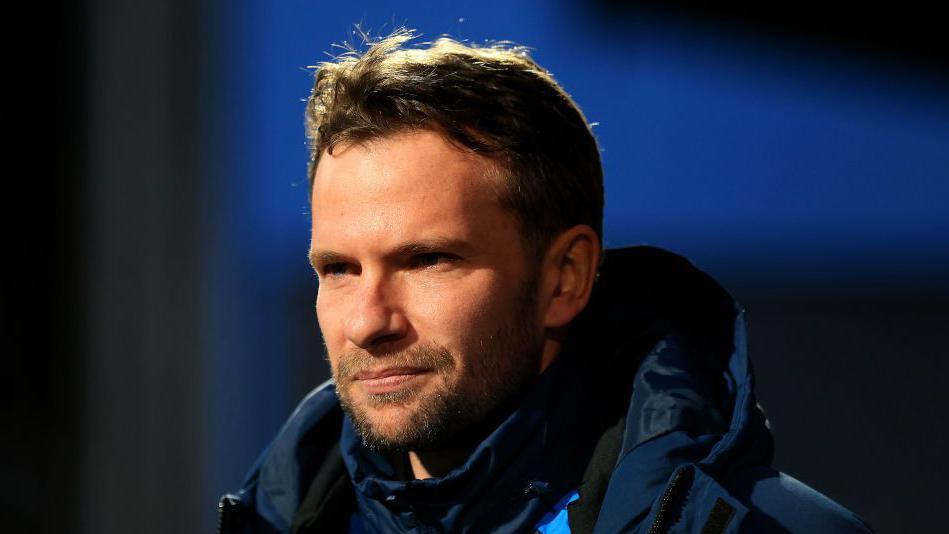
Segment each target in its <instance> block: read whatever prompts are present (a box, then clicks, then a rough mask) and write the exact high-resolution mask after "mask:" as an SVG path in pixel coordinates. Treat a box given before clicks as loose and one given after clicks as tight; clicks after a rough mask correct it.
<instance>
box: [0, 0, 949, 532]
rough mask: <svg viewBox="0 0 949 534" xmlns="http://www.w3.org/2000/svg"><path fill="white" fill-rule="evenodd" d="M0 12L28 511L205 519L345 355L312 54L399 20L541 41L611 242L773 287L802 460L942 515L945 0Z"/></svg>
mask: <svg viewBox="0 0 949 534" xmlns="http://www.w3.org/2000/svg"><path fill="white" fill-rule="evenodd" d="M26 4H27V3H25V2H24V3H17V4H14V5H13V6H11V7H9V8H8V11H7V16H6V17H5V20H6V23H5V26H6V28H5V31H4V32H3V37H2V39H3V45H4V46H3V50H4V51H5V54H4V61H5V65H6V67H5V76H4V83H3V84H2V91H3V99H2V101H0V102H2V107H0V113H2V119H3V125H4V128H3V135H4V140H5V143H4V147H5V150H4V153H5V158H4V159H5V160H7V161H8V162H9V163H7V164H6V165H5V167H4V168H5V171H6V176H7V178H6V179H5V180H4V182H3V186H4V187H3V189H2V191H3V192H4V195H3V197H2V198H3V199H4V202H3V203H4V209H3V210H0V212H2V214H3V220H2V222H3V227H4V228H6V230H5V231H6V232H7V233H6V235H7V237H6V238H5V239H4V249H5V250H6V251H7V254H9V255H8V256H7V259H6V260H4V261H3V269H4V276H3V298H2V303H3V306H2V324H3V342H4V368H5V369H6V371H5V373H4V377H5V378H4V382H5V387H4V388H3V393H4V400H3V419H4V423H5V424H4V425H3V432H2V438H0V440H2V441H0V446H2V449H0V454H2V457H3V459H4V483H3V484H2V485H0V492H2V506H3V508H2V517H3V519H2V524H3V525H4V527H3V530H4V531H5V532H83V533H112V532H142V533H168V532H182V533H184V532H209V531H213V529H214V525H215V521H216V517H215V510H216V503H217V498H218V496H219V495H220V494H221V493H223V492H225V491H233V490H235V489H237V488H238V487H239V485H240V483H241V480H242V478H243V475H244V473H245V472H246V470H247V469H248V467H249V466H250V464H251V463H252V462H253V460H254V459H255V458H256V456H257V455H258V454H259V452H260V451H261V450H262V448H263V447H264V446H265V445H266V444H267V442H268V440H269V439H270V438H271V437H272V436H273V435H274V433H275V432H276V430H277V429H278V428H279V426H280V425H281V424H282V422H283V421H284V420H285V418H286V417H287V416H288V414H289V413H290V411H291V410H292V409H293V407H294V406H295V404H296V403H297V402H298V401H299V400H300V399H301V398H302V396H303V395H304V394H305V393H306V392H307V391H308V390H309V389H311V388H312V387H313V386H314V385H316V384H318V383H319V382H321V381H322V380H323V379H324V378H325V377H326V375H327V373H326V369H325V366H324V363H323V356H322V352H321V344H320V338H319V332H318V330H317V327H316V321H315V318H314V313H313V299H314V295H315V280H314V276H313V275H312V273H311V271H310V269H309V266H308V265H307V261H306V257H305V252H306V248H307V246H308V224H309V221H308V214H307V204H308V201H307V183H306V175H305V167H306V147H305V142H304V135H303V99H304V98H305V97H306V96H307V94H308V92H309V89H310V84H311V81H312V79H311V72H310V71H309V70H308V69H307V68H306V67H307V66H308V65H314V64H315V63H317V62H319V61H322V60H324V59H326V58H327V57H328V56H327V53H328V54H333V53H335V52H338V50H339V49H337V48H334V47H333V46H332V44H333V43H339V42H342V41H351V42H352V41H354V40H355V41H357V42H358V39H357V36H356V35H354V33H353V30H354V27H353V25H354V23H359V24H360V25H361V27H362V29H363V30H366V31H369V32H371V33H374V34H385V33H387V32H389V31H391V30H392V29H393V28H395V27H398V26H401V25H406V26H408V27H412V28H417V29H418V30H419V31H420V32H421V33H422V34H423V35H424V37H425V38H427V39H434V38H437V37H438V36H439V35H441V34H450V35H452V36H454V37H456V38H461V39H467V40H470V41H473V42H482V41H484V40H512V41H515V42H517V43H520V44H524V45H527V46H530V47H532V48H533V49H534V51H535V52H534V55H535V57H536V58H537V59H538V61H539V62H540V63H541V64H543V65H544V66H546V67H547V68H549V69H550V70H551V71H552V72H553V73H554V74H555V76H556V77H557V78H558V80H559V81H560V82H561V83H562V84H563V85H564V86H565V88H566V89H567V90H568V92H570V93H571V94H572V95H573V96H574V97H575V99H576V100H577V102H578V103H579V104H580V106H581V107H582V108H583V110H584V111H585V113H586V115H587V117H588V118H589V120H591V121H593V122H596V123H597V125H596V126H595V132H596V134H597V137H598V139H599V142H600V144H601V147H602V150H603V160H604V165H605V170H606V188H607V209H606V221H605V226H606V241H607V244H608V245H609V246H620V245H626V244H634V243H648V244H653V245H658V246H662V247H666V248H669V249H671V250H674V251H676V252H678V253H681V254H684V255H686V256H688V257H689V258H691V259H692V260H693V261H694V262H695V263H696V264H697V265H699V266H700V267H702V268H703V269H705V270H706V271H708V272H709V273H711V274H712V275H713V276H715V277H717V278H718V279H720V280H721V281H722V282H723V283H724V284H725V285H726V286H727V287H728V288H729V289H730V290H731V291H732V292H733V293H734V294H735V296H736V297H737V298H738V299H739V300H740V301H741V302H743V303H744V305H745V306H746V307H747V309H748V320H749V327H750V345H751V354H752V358H753V360H754V362H755V365H756V369H757V372H758V376H759V388H758V390H759V397H760V400H761V402H762V404H763V405H764V407H765V408H766V410H767V411H768V413H769V416H770V419H771V423H772V428H773V431H774V434H775V436H776V439H777V451H776V466H777V467H778V468H780V469H782V470H784V471H787V472H789V473H790V474H792V475H794V476H796V477H798V478H800V479H803V480H805V481H807V482H808V483H810V484H811V485H813V486H815V487H816V488H818V489H819V490H821V491H823V492H824V493H826V494H827V495H829V496H830V497H832V498H834V499H836V500H837V501H839V502H840V503H842V504H843V505H845V506H847V507H849V508H851V509H852V510H854V511H855V512H856V513H858V514H859V515H860V516H862V517H863V518H864V519H866V520H867V521H868V522H869V523H870V524H871V525H872V526H873V527H875V528H876V529H878V530H879V531H881V532H937V531H938V530H940V529H939V526H940V525H941V519H937V517H939V516H938V514H939V513H940V512H941V506H942V505H943V503H944V501H945V498H946V497H947V490H946V486H945V484H944V478H945V475H946V474H947V473H946V470H945V467H944V466H945V454H944V452H945V450H946V446H947V444H949V440H947V434H949V431H947V430H946V425H945V421H946V413H947V409H949V387H947V385H949V384H947V380H946V374H947V371H949V363H947V356H949V350H947V333H949V311H947V310H949V307H947V305H949V274H947V272H949V271H947V269H949V209H947V206H949V61H947V56H946V55H945V50H944V47H945V45H946V42H945V41H946V37H945V36H946V34H945V29H944V27H943V23H942V22H940V21H942V20H944V19H940V18H939V17H938V16H936V14H935V12H933V11H932V10H931V8H928V7H925V5H924V4H923V3H921V2H901V3H898V4H892V3H884V4H881V5H880V6H879V7H870V5H869V4H864V5H862V6H861V7H860V8H859V9H857V8H845V7H843V6H840V7H833V6H830V5H828V4H827V3H826V2H825V3H821V4H818V3H813V4H808V3H806V2H805V3H801V2H780V1H779V2H770V3H762V5H753V6H747V5H744V4H738V3H731V2H724V3H723V2H715V3H708V4H710V5H706V3H705V2H688V1H669V2H664V3H662V5H663V7H662V8H658V7H656V6H654V5H653V4H652V3H646V2H633V1H622V0H595V1H589V0H588V1H585V2H581V1H579V0H547V1H544V2H541V1H539V0H527V1H518V2H514V1H500V0H481V1H479V2H473V1H465V0H456V1H453V2H447V1H435V0H428V1H419V2H414V3H403V2H381V1H362V2H344V3H327V2H319V3H318V2H312V1H310V2H306V1H299V0H298V1H285V2H270V1H263V0H236V1H231V2H220V1H216V0H201V1H193V0H189V1H186V0H163V1H151V0H145V1H139V2H119V1H115V0H90V1H86V2H80V3H76V2H64V1H53V2H44V3H42V4H39V3H36V4H34V5H29V6H28V5H26Z"/></svg>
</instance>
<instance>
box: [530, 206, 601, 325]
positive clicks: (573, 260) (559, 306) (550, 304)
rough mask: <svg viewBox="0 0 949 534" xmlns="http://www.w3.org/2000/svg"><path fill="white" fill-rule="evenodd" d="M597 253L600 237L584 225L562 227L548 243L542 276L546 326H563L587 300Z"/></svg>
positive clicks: (597, 257) (590, 290) (597, 259)
mask: <svg viewBox="0 0 949 534" xmlns="http://www.w3.org/2000/svg"><path fill="white" fill-rule="evenodd" d="M601 253H602V249H601V247H600V238H599V237H598V236H597V235H596V232H595V231H593V228H591V227H590V226H588V225H585V224H581V225H577V226H574V227H572V228H570V229H568V230H566V231H565V232H563V233H561V234H560V235H559V236H557V238H556V239H554V241H553V243H551V245H550V247H549V248H548V249H547V254H546V255H545V256H544V262H543V277H542V280H543V282H542V288H543V294H542V295H541V303H543V304H545V305H546V309H545V310H544V326H545V327H546V328H558V327H561V326H565V325H567V324H568V323H569V322H570V321H572V320H573V318H574V317H576V316H577V314H579V313H580V312H581V311H583V308H585V307H586V305H587V303H589V302H590V294H591V293H592V291H593V281H594V280H595V279H596V272H597V268H598V267H599V265H600V255H601Z"/></svg>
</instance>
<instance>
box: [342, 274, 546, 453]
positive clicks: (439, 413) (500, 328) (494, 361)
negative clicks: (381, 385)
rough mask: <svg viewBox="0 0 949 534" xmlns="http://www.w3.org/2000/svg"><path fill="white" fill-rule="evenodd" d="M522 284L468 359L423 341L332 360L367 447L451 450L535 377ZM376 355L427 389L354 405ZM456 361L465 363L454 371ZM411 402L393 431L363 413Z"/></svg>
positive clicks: (527, 295) (534, 337)
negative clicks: (420, 375)
mask: <svg viewBox="0 0 949 534" xmlns="http://www.w3.org/2000/svg"><path fill="white" fill-rule="evenodd" d="M522 286H523V287H522V290H521V295H519V297H518V300H517V302H516V304H515V306H513V308H514V309H512V310H511V313H510V314H509V315H508V316H506V317H501V316H496V317H494V318H493V319H492V323H491V325H490V326H489V327H488V329H489V330H490V331H489V332H486V333H485V334H484V335H483V336H482V337H480V339H479V340H478V341H477V342H476V343H474V344H472V345H473V346H470V347H467V348H466V349H465V350H466V351H468V352H470V353H469V354H465V355H460V354H453V353H452V352H451V351H450V350H448V349H447V348H445V347H442V346H440V345H436V344H429V345H423V346H418V347H413V348H411V349H406V350H402V351H397V352H392V353H386V354H382V355H379V354H376V355H373V354H370V353H368V352H366V351H364V350H361V349H356V350H353V351H350V352H348V353H346V354H343V355H342V357H340V358H339V359H338V362H339V363H338V365H337V366H336V367H335V368H334V369H333V379H334V382H335V383H336V392H337V395H338V396H339V399H340V404H341V406H342V408H343V411H345V412H346V414H347V415H349V417H350V419H351V420H352V421H353V426H354V428H355V430H356V433H357V434H358V435H359V436H360V438H361V439H362V442H363V444H364V445H365V446H366V447H367V448H369V449H370V450H374V451H378V452H382V453H401V452H405V451H409V450H411V451H419V452H421V451H433V450H441V449H445V448H449V447H452V446H454V445H456V444H458V443H459V442H461V441H465V440H466V438H467V437H468V436H470V434H471V433H472V431H473V430H474V429H475V428H479V427H480V426H481V423H483V422H486V420H488V419H489V418H490V417H489V416H490V415H491V414H492V412H495V411H496V410H497V409H498V408H499V407H501V406H502V405H505V404H507V401H509V400H511V399H512V398H513V397H515V396H516V395H517V394H518V393H519V392H522V391H523V390H524V389H526V386H527V384H528V383H530V382H531V381H533V380H534V379H535V378H536V377H537V375H538V374H539V369H540V358H541V352H542V348H543V339H542V336H541V335H540V334H539V333H538V331H537V330H536V324H535V319H536V315H537V305H536V300H537V299H536V288H537V280H536V278H535V277H529V279H528V280H527V281H526V282H524V283H523V284H522ZM482 329H483V327H482ZM383 358H384V359H385V360H386V365H387V366H389V367H406V368H418V369H427V370H431V371H432V372H433V374H434V376H433V377H432V378H433V380H429V383H431V384H432V387H429V388H427V389H425V390H423V389H422V388H419V387H405V388H403V389H400V390H398V391H394V392H388V393H382V394H373V395H368V399H367V400H366V402H365V403H357V402H354V401H353V398H352V387H353V385H354V382H355V378H354V377H355V376H356V375H357V374H358V373H359V372H360V371H363V370H367V369H370V368H372V367H376V366H378V363H379V360H380V359H383ZM458 362H465V367H463V368H462V372H460V373H459V372H458V369H459V366H458ZM412 405H414V406H415V408H414V410H413V411H412V412H411V413H410V414H408V415H407V417H406V419H405V422H404V424H403V425H401V427H399V428H398V429H397V430H396V431H395V432H390V433H386V434H384V433H381V432H380V431H379V429H378V428H376V427H375V426H374V425H373V420H372V417H371V414H370V411H371V410H373V409H379V408H384V407H387V406H393V407H394V406H405V407H408V406H412ZM491 419H493V418H491Z"/></svg>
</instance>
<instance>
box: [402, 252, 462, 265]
mask: <svg viewBox="0 0 949 534" xmlns="http://www.w3.org/2000/svg"><path fill="white" fill-rule="evenodd" d="M456 259H458V258H457V257H455V256H453V255H451V254H445V253H443V252H425V253H422V254H416V255H415V256H412V264H413V265H414V266H415V267H419V268H426V267H435V266H436V265H439V264H441V263H447V262H452V261H455V260H456Z"/></svg>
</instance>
